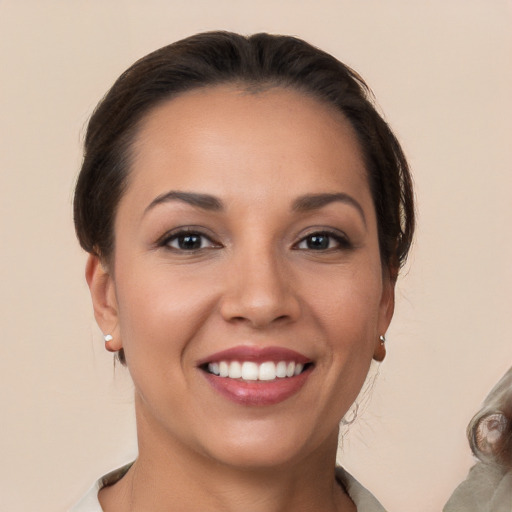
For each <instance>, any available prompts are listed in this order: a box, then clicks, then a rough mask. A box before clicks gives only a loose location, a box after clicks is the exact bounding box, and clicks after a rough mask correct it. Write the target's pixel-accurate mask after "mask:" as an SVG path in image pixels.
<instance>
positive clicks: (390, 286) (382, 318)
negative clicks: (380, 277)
mask: <svg viewBox="0 0 512 512" xmlns="http://www.w3.org/2000/svg"><path fill="white" fill-rule="evenodd" d="M394 312H395V280H393V279H390V278H385V279H384V283H383V290H382V298H381V303H380V312H379V325H378V336H377V337H376V338H377V339H376V343H375V350H374V353H373V359H374V360H375V361H378V362H382V361H383V360H384V358H385V357H386V331H387V330H388V327H389V324H390V323H391V319H392V318H393V313H394Z"/></svg>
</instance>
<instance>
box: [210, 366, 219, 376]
mask: <svg viewBox="0 0 512 512" xmlns="http://www.w3.org/2000/svg"><path fill="white" fill-rule="evenodd" d="M208 371H209V372H210V373H213V374H214V375H219V373H220V371H219V363H209V364H208Z"/></svg>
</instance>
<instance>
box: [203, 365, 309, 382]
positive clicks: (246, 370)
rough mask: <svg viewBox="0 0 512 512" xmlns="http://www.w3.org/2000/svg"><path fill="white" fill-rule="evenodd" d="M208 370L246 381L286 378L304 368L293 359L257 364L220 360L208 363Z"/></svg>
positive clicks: (295, 374)
mask: <svg viewBox="0 0 512 512" xmlns="http://www.w3.org/2000/svg"><path fill="white" fill-rule="evenodd" d="M207 370H208V372H210V373H212V374H213V375H217V376H219V377H225V378H229V379H242V380H248V381H255V380H259V381H272V380H276V379H286V378H290V377H294V376H297V375H300V374H301V373H302V372H303V370H304V365H303V364H302V363H295V362H294V361H290V362H287V361H279V362H278V363H275V362H273V361H265V362H264V363H261V364H258V363H255V362H253V361H244V362H243V363H241V362H239V361H220V362H218V363H209V364H208V366H207Z"/></svg>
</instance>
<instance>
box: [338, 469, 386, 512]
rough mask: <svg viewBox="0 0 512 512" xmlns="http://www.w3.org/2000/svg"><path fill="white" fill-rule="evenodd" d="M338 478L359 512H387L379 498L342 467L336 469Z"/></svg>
mask: <svg viewBox="0 0 512 512" xmlns="http://www.w3.org/2000/svg"><path fill="white" fill-rule="evenodd" d="M336 478H337V479H338V481H339V482H340V483H341V485H342V486H343V487H344V488H345V489H346V491H347V493H348V495H349V496H350V498H351V499H352V501H353V502H354V503H355V505H356V507H357V512H386V510H385V509H384V507H383V506H382V505H381V504H380V503H379V502H378V501H377V498H375V496H374V495H373V494H372V493H371V492H370V491H368V490H367V489H365V488H364V487H363V486H362V485H361V484H360V483H359V482H358V481H357V480H356V479H355V478H354V477H353V476H352V475H350V474H349V473H347V471H345V470H344V469H343V468H342V467H337V468H336Z"/></svg>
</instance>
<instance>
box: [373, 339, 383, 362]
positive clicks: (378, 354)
mask: <svg viewBox="0 0 512 512" xmlns="http://www.w3.org/2000/svg"><path fill="white" fill-rule="evenodd" d="M379 340H380V343H379V345H378V346H377V347H375V352H374V354H373V359H374V360H375V361H377V362H378V363H381V362H382V361H384V358H385V357H386V336H385V335H384V334H383V335H382V336H379Z"/></svg>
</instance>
